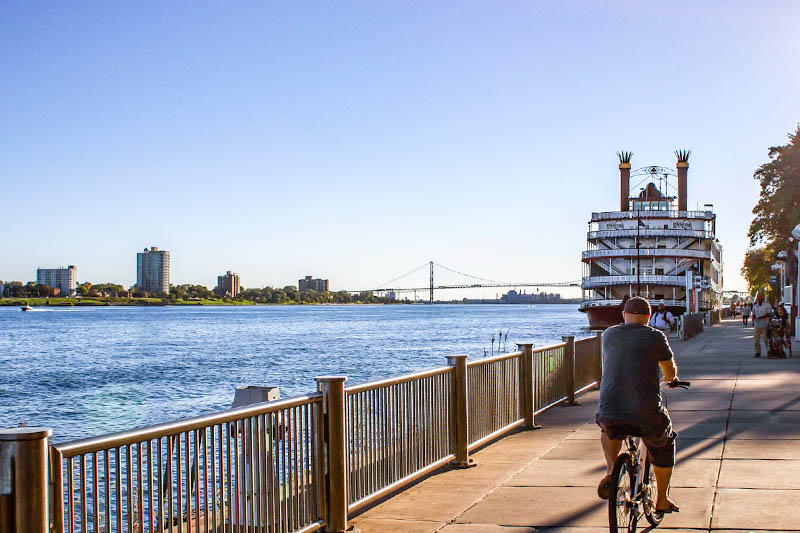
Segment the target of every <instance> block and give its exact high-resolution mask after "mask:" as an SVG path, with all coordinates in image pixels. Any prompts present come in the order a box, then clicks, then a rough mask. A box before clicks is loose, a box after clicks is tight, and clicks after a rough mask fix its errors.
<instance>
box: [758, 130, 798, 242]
mask: <svg viewBox="0 0 800 533" xmlns="http://www.w3.org/2000/svg"><path fill="white" fill-rule="evenodd" d="M769 158H770V162H769V163H765V164H763V165H761V166H760V167H758V170H756V172H755V174H754V175H753V177H754V178H755V179H756V180H758V182H759V184H760V185H761V194H760V196H759V199H758V203H757V204H756V206H755V207H754V208H753V214H754V215H755V218H754V219H753V222H752V223H751V224H750V231H749V232H748V236H749V237H750V245H751V246H755V245H757V244H766V243H774V242H778V241H779V242H781V243H785V242H786V239H787V238H788V237H789V235H791V232H792V228H794V227H795V226H796V225H797V224H798V223H800V126H798V128H797V130H796V131H795V132H794V133H790V134H789V143H788V144H787V145H785V146H773V147H771V148H770V149H769ZM784 247H785V246H783V245H781V248H784Z"/></svg>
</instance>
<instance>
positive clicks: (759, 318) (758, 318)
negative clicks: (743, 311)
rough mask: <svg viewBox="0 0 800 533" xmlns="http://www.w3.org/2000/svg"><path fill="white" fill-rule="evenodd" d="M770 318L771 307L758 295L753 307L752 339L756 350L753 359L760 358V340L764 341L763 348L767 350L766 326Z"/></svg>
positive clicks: (762, 296) (761, 295)
mask: <svg viewBox="0 0 800 533" xmlns="http://www.w3.org/2000/svg"><path fill="white" fill-rule="evenodd" d="M770 317H772V307H771V306H770V305H769V304H768V303H767V302H765V301H764V295H763V294H762V293H758V295H757V296H756V304H755V305H754V306H753V339H754V343H755V349H756V354H755V355H754V357H761V339H762V338H763V339H764V346H766V347H767V350H769V343H768V342H769V341H768V340H767V325H769V319H770Z"/></svg>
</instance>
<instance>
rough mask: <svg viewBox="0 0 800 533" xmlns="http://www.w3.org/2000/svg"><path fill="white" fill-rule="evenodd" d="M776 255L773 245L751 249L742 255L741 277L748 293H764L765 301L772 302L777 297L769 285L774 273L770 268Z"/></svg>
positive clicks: (776, 251)
mask: <svg viewBox="0 0 800 533" xmlns="http://www.w3.org/2000/svg"><path fill="white" fill-rule="evenodd" d="M777 253H778V250H776V249H775V248H774V245H767V246H764V247H761V248H752V249H750V250H748V251H747V252H746V253H745V254H744V265H743V266H742V276H744V278H745V279H746V280H747V285H748V287H749V290H750V293H751V294H755V293H756V292H758V291H762V292H765V296H766V298H767V301H774V300H775V299H776V297H777V296H778V294H777V291H776V290H775V288H773V287H771V286H770V284H769V278H770V276H771V275H773V274H774V273H775V272H774V271H773V270H772V268H771V267H772V265H773V264H774V263H775V255H776V254H777ZM765 289H766V290H765Z"/></svg>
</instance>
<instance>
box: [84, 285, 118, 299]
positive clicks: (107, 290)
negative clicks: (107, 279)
mask: <svg viewBox="0 0 800 533" xmlns="http://www.w3.org/2000/svg"><path fill="white" fill-rule="evenodd" d="M92 288H93V289H94V290H95V291H96V292H97V293H99V294H103V295H107V296H110V297H112V298H116V297H118V296H119V295H120V293H123V292H125V287H123V286H122V285H120V284H118V283H98V284H97V285H93V286H92Z"/></svg>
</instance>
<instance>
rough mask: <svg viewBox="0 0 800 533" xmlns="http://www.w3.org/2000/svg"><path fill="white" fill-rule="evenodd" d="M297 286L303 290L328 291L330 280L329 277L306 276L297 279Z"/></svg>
mask: <svg viewBox="0 0 800 533" xmlns="http://www.w3.org/2000/svg"><path fill="white" fill-rule="evenodd" d="M297 288H298V289H299V290H301V291H319V292H327V290H328V280H327V279H314V278H313V277H311V276H306V277H305V278H304V279H301V280H298V281H297Z"/></svg>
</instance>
